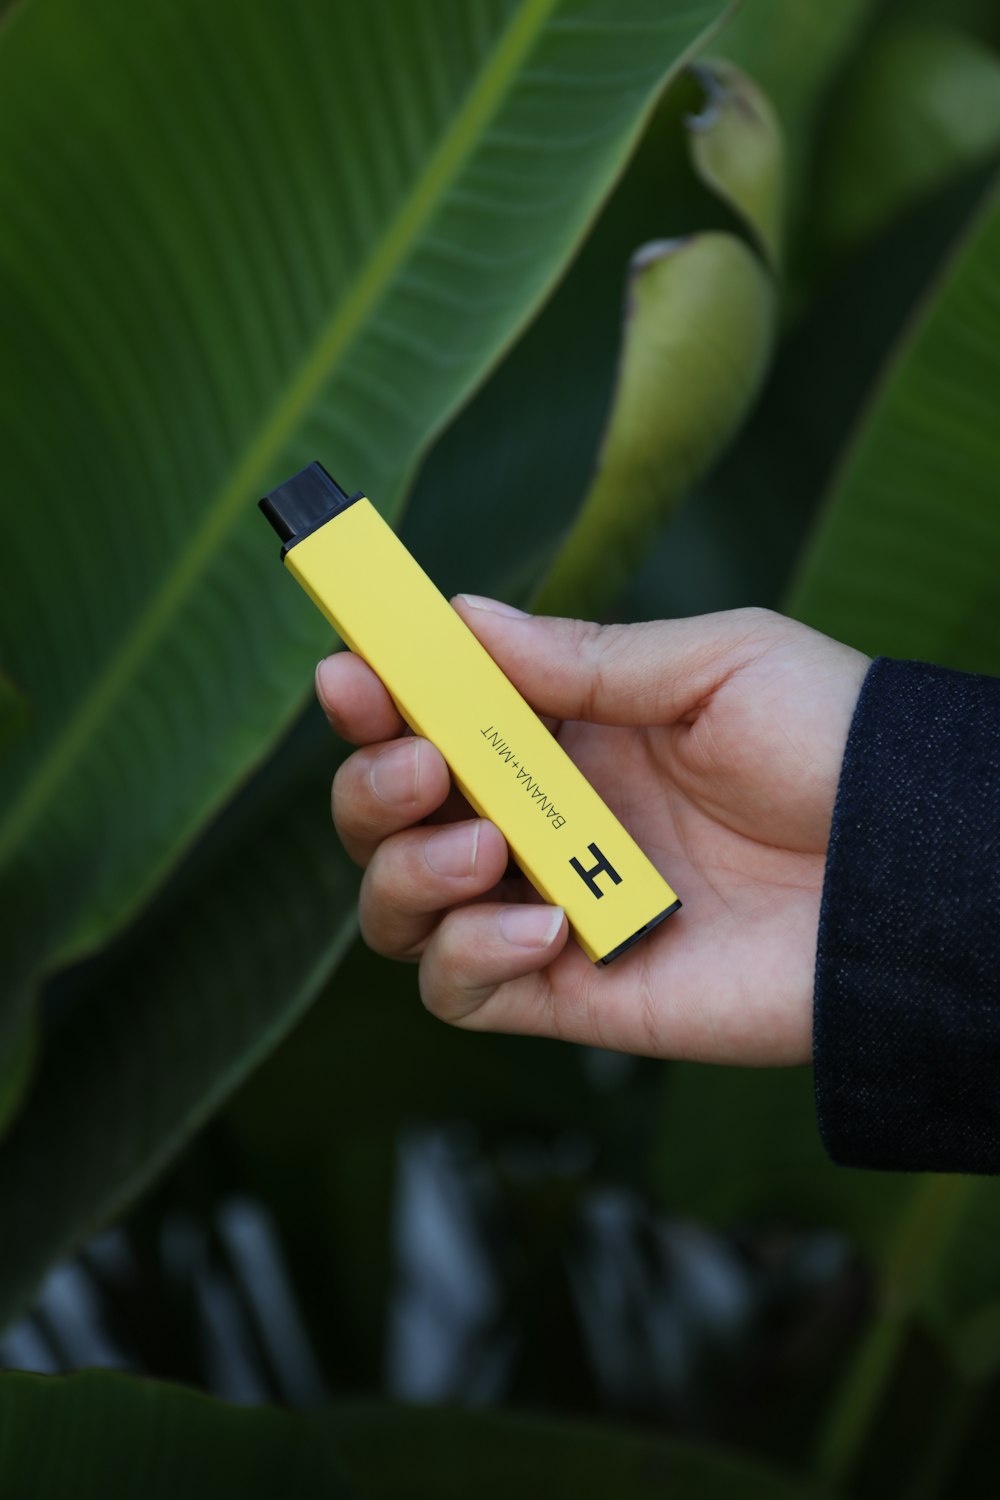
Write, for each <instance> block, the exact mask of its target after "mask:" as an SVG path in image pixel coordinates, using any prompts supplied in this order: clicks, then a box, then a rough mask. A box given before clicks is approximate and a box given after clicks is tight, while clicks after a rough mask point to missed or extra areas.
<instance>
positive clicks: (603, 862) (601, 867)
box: [570, 844, 622, 901]
mask: <svg viewBox="0 0 1000 1500" xmlns="http://www.w3.org/2000/svg"><path fill="white" fill-rule="evenodd" d="M587 848H588V849H589V850H590V852H591V854H592V855H593V856H594V858H595V859H596V861H597V863H596V864H595V865H594V866H593V868H592V869H590V870H585V869H584V868H583V865H581V863H580V861H579V860H578V859H571V860H570V864H571V865H572V866H573V868H574V870H575V871H576V873H577V874H578V875H579V877H580V879H581V880H582V881H583V882H584V884H585V885H587V886H589V887H590V891H591V894H592V895H594V896H596V897H597V899H598V901H600V899H601V897H602V896H603V895H604V892H603V891H602V890H601V887H600V886H599V885H598V884H597V877H598V875H610V877H611V880H612V882H613V883H614V884H615V885H621V883H622V878H621V876H620V875H619V873H618V871H617V870H616V869H615V867H614V865H613V864H611V862H610V860H609V859H608V857H607V855H606V854H602V853H601V851H600V849H598V847H597V845H596V844H588V845H587Z"/></svg>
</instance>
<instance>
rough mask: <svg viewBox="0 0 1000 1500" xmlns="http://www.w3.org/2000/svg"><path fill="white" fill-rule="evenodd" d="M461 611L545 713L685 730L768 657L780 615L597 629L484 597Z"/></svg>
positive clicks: (463, 600) (462, 600) (467, 600)
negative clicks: (766, 642) (722, 689)
mask: <svg viewBox="0 0 1000 1500" xmlns="http://www.w3.org/2000/svg"><path fill="white" fill-rule="evenodd" d="M452 604H453V605H454V607H455V609H456V610H457V611H458V613H459V614H460V615H461V617H462V619H463V620H464V621H465V623H466V624H467V625H468V626H469V629H470V630H472V631H473V632H474V633H475V635H476V636H478V638H479V640H480V641H481V642H482V643H483V645H484V646H485V647H486V650H487V651H488V652H489V653H490V655H491V656H492V657H493V659H494V661H495V662H496V663H497V665H498V666H499V667H500V668H501V669H502V670H503V671H504V672H506V674H507V676H508V677H509V678H510V680H511V681H512V682H513V683H514V685H515V686H516V687H517V688H518V689H519V691H520V692H521V693H523V694H524V697H525V698H526V699H527V700H528V702H529V703H530V704H531V705H532V707H533V708H535V709H536V710H537V711H538V712H539V713H542V714H549V715H552V716H553V717H555V718H557V719H591V720H594V721H595V722H596V723H600V724H673V723H676V722H677V720H679V719H682V718H684V716H685V715H686V714H689V713H691V712H692V711H693V710H694V709H696V708H697V707H698V706H699V704H700V703H701V702H702V701H703V700H704V698H705V697H706V696H707V695H709V694H710V693H712V692H713V691H714V690H715V688H717V687H718V686H719V684H720V683H721V682H723V681H724V680H725V678H726V677H728V676H729V675H730V673H731V672H732V671H733V670H734V669H735V668H736V667H738V666H740V665H742V663H743V662H744V661H746V660H748V659H749V658H751V657H752V656H756V655H759V653H760V649H761V646H762V644H763V637H764V627H765V624H766V622H767V621H768V620H769V619H771V618H772V617H771V616H770V615H769V613H768V611H766V610H761V609H738V610H728V611H726V612H724V613H721V614H714V615H695V616H693V617H692V618H690V619H686V620H651V621H648V622H645V623H643V624H641V625H596V624H592V623H590V622H589V621H585V620H561V619H555V618H550V617H547V616H544V615H538V616H535V615H526V614H524V613H523V612H522V611H521V610H515V609H513V608H512V606H511V605H509V604H501V603H499V602H498V601H496V600H494V599H483V598H480V597H479V596H478V595H476V594H458V595H457V596H456V597H455V598H454V599H453V600H452Z"/></svg>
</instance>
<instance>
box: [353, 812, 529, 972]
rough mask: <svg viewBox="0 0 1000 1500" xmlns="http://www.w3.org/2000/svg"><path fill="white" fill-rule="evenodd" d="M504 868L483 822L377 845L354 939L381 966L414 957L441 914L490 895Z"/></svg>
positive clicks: (493, 833) (503, 851)
mask: <svg viewBox="0 0 1000 1500" xmlns="http://www.w3.org/2000/svg"><path fill="white" fill-rule="evenodd" d="M506 867H507V844H506V841H505V840H504V837H503V835H502V834H501V833H500V831H499V829H498V828H497V827H496V826H495V825H494V824H493V823H489V822H487V821H486V820H485V819H482V818H470V819H468V820H467V821H466V822H464V823H448V824H446V825H444V826H441V827H438V828H410V829H407V830H406V831H405V832H403V833H398V834H396V836H395V837H394V838H389V839H386V840H385V842H384V843H382V844H380V845H379V847H378V849H377V850H376V851H375V853H374V855H373V856H372V859H371V862H370V863H369V865H368V869H367V870H366V871H365V878H364V880H363V881H362V882H361V895H360V898H359V905H358V915H359V919H360V924H361V935H362V937H363V938H364V940H365V942H366V943H367V944H368V946H369V948H374V950H375V952H376V953H381V954H383V955H385V957H387V958H411V957H414V956H415V955H416V954H417V953H419V952H420V950H421V948H422V947H423V945H424V942H425V940H426V939H427V937H428V936H429V934H430V933H431V932H432V931H433V929H434V928H435V927H436V925H437V924H438V922H440V920H441V914H442V912H444V911H446V910H447V909H448V908H449V907H452V906H455V905H456V903H459V902H465V901H472V900H474V899H475V898H476V897H478V896H481V895H483V894H484V893H485V892H487V891H491V890H493V889H494V888H495V887H496V886H497V884H498V882H499V881H500V880H501V879H502V877H503V874H504V871H505V869H506ZM511 909H512V910H517V909H518V908H511ZM524 909H525V910H527V909H528V908H524ZM531 910H533V911H538V910H548V908H539V907H533V908H531Z"/></svg>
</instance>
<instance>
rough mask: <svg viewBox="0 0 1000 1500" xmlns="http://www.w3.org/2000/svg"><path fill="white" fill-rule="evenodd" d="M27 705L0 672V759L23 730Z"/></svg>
mask: <svg viewBox="0 0 1000 1500" xmlns="http://www.w3.org/2000/svg"><path fill="white" fill-rule="evenodd" d="M26 719H27V704H26V703H25V701H24V698H23V696H22V695H21V694H20V693H19V692H18V691H17V688H16V687H15V686H14V684H13V683H12V682H11V680H10V678H9V677H7V676H5V674H4V673H3V672H0V757H2V754H3V751H4V749H5V747H6V745H7V744H8V743H9V741H10V740H12V739H13V738H14V736H15V735H16V734H17V733H18V732H19V731H20V730H21V729H23V728H24V724H25V721H26Z"/></svg>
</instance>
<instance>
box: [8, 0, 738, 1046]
mask: <svg viewBox="0 0 1000 1500" xmlns="http://www.w3.org/2000/svg"><path fill="white" fill-rule="evenodd" d="M723 12H724V4H723V0H695V3H694V4H690V3H685V4H684V5H681V4H680V3H679V0H675V3H671V4H668V5H664V4H663V3H660V0H629V3H628V4H625V5H622V4H611V3H610V0H603V3H600V0H597V3H595V0H506V3H504V4H501V5H488V4H486V3H485V0H477V3H474V4H470V3H468V0H391V3H390V0H387V3H386V4H383V5H379V6H325V7H317V6H316V5H314V4H311V3H307V0H291V3H290V4H288V5H286V6H282V7H280V8H276V7H273V6H266V5H263V4H259V3H254V4H250V5H247V4H240V3H237V0H219V3H217V4H213V5H210V6H204V5H200V4H197V3H196V0H153V3H151V4H150V5H146V6H144V7H143V8H142V10H141V13H140V14H138V15H137V14H136V13H135V12H134V11H133V10H132V9H131V8H128V7H126V6H124V5H122V4H121V3H120V0H98V3H97V4H96V5H94V6H92V7H89V8H88V9H87V10H86V11H85V12H84V11H81V9H80V8H79V7H78V6H77V5H75V4H74V3H73V0H37V3H33V4H31V5H26V6H23V7H21V8H20V9H17V10H15V11H14V12H12V14H11V16H10V18H9V20H8V22H7V24H6V25H5V27H4V28H3V31H2V32H0V202H2V203H3V205H4V210H3V226H4V227H3V234H2V236H0V317H2V320H3V323H4V327H5V338H4V342H3V359H4V362H5V363H4V369H3V370H2V372H0V374H2V377H3V384H4V389H5V392H7V393H8V400H7V403H6V405H5V408H4V417H5V420H4V428H3V432H2V442H0V452H2V455H3V456H2V467H0V485H2V493H3V496H4V517H5V519H4V523H3V536H2V538H0V540H2V542H3V547H2V555H3V559H4V567H5V570H6V573H5V584H4V587H3V589H2V590H0V641H2V643H3V649H4V654H5V660H6V661H7V662H8V663H9V665H10V668H11V670H12V672H13V673H14V675H15V676H16V678H17V680H18V681H19V682H20V683H21V684H22V686H23V689H24V691H25V692H26V694H27V696H28V697H29V699H30V701H31V703H32V708H33V720H32V726H31V732H30V733H28V734H26V735H24V736H22V738H21V740H20V742H19V743H18V745H17V746H16V747H15V752H14V754H13V756H12V757H11V758H10V760H9V762H8V765H7V768H6V774H5V777H4V784H3V794H4V805H3V810H2V812H0V861H2V862H3V863H4V864H5V865H6V866H7V880H6V883H5V889H4V893H3V902H2V907H0V909H2V910H3V913H4V930H3V934H2V937H3V942H2V946H3V949H4V954H5V959H6V961H7V968H8V973H7V976H6V997H5V1005H4V1009H3V1012H2V1013H0V1046H2V1045H3V1028H4V1026H6V1028H7V1033H8V1035H9V1028H10V1027H11V1026H12V1025H14V1024H16V1019H17V1011H18V1009H19V1007H23V1004H24V998H25V994H26V991H27V990H28V988H29V987H30V985H31V983H32V981H33V979H34V976H35V975H36V974H37V972H38V971H39V969H40V968H43V967H45V966H51V965H53V964H55V963H58V962H64V961H65V960H67V959H68V958H69V957H71V956H73V955H78V954H80V953H82V952H84V951H87V950H88V949H91V948H93V947H94V946H95V945H97V944H98V943H100V942H101V941H102V940H104V939H105V938H106V937H107V935H108V934H109V933H110V932H112V931H114V930H115V929H116V928H117V927H119V926H120V925H121V924H122V923H123V922H124V920H125V919H126V918H127V917H128V916H129V915H130V914H132V913H134V912H135V911H136V910H137V908H138V907H139V906H140V905H141V903H142V902H143V901H144V900H145V899H146V898H147V897H148V895H149V893H150V892H151V891H152V889H153V888H154V887H155V886H156V885H157V884H158V883H159V882H160V881H161V880H162V879H163V877H164V875H165V874H166V872H167V871H168V870H169V868H170V867H171V865H172V864H174V863H175V862H176V860H177V858H178V857H179V855H180V854H181V853H182V851H183V850H184V848H185V847H186V845H187V844H188V843H189V842H190V841H191V839H192V837H193V836H194V834H195V833H196V832H197V830H198V828H199V827H201V826H202V825H203V824H204V822H205V820H206V819H207V818H208V817H209V816H210V815H211V813H212V812H213V811H214V810H215V809H217V808H218V806H219V805H220V803H221V802H222V800H223V799H224V798H225V796H226V795H227V794H228V793H229V792H230V791H231V790H232V788H233V786H234V784H235V783H237V782H238V780H239V779H240V777H241V776H243V775H245V774H246V772H247V771H248V770H249V769H250V768H251V767H252V766H253V765H254V763H255V762H256V761H258V760H259V759H260V757H261V755H262V754H263V753H264V751H265V750H266V749H267V748H268V747H269V746H270V744H271V743H272V742H273V741H274V739H275V737H276V735H277V734H278V733H279V731H280V730H281V729H282V727H283V726H285V725H287V724H288V722H289V720H290V718H291V716H292V715H293V713H294V710H295V709H296V707H297V706H298V704H299V703H300V702H301V700H302V696H303V689H304V685H305V682H306V680H307V678H306V669H307V666H308V665H309V664H311V662H312V660H313V659H314V658H315V655H316V654H317V652H318V651H320V650H322V649H324V646H325V644H326V643H327V642H328V641H329V632H328V630H327V627H326V626H325V625H324V624H323V622H322V621H321V620H320V618H319V617H318V615H317V614H316V612H315V611H314V610H312V609H311V608H310V606H309V604H308V601H306V600H305V598H304V597H302V596H301V595H300V592H299V591H298V590H296V589H295V588H294V587H292V586H291V585H290V584H289V582H288V580H287V578H285V577H284V576H283V574H282V572H281V569H280V568H279V567H278V564H277V561H276V558H275V547H274V538H273V537H270V536H269V535H268V534H267V528H266V527H265V526H264V524H263V523H262V521H261V519H260V517H259V516H258V515H257V514H256V513H255V511H254V508H253V502H254V500H255V498H256V496H257V495H258V494H259V493H261V492H262V491H263V490H265V489H266V488H267V487H268V486H270V485H271V484H272V483H274V482H275V481H276V480H278V479H280V478H281V477H283V476H284V475H285V474H286V473H288V472H289V471H290V470H292V469H294V468H296V467H298V466H299V465H301V464H302V463H304V462H305V461H307V460H308V459H310V458H312V457H313V456H315V455H316V454H317V453H318V454H320V455H322V456H323V457H325V458H327V459H328V461H329V462H330V463H331V465H332V466H333V467H334V468H335V469H336V471H337V472H338V473H339V474H340V476H341V477H342V478H343V480H344V482H345V483H347V484H348V485H350V486H351V487H353V486H355V485H363V486H365V487H366V488H367V489H368V490H369V491H370V492H371V494H372V495H373V496H374V498H375V499H376V501H377V502H378V503H379V504H380V505H381V506H382V507H383V509H385V510H386V511H387V512H389V513H394V512H395V509H396V507H397V506H398V503H399V499H400V496H401V493H402V490H403V487H404V484H405V481H406V479H407V476H408V474H409V472H410V471H411V469H412V467H413V464H414V461H415V459H416V456H417V454H418V452H419V449H420V447H421V445H422V444H424V443H425V442H426V441H427V439H428V437H429V436H430V434H431V433H433V431H434V430H435V429H437V428H438V427H440V425H441V424H442V423H443V422H444V420H445V419H446V417H447V416H448V414H449V413H450V412H451V411H452V410H453V409H454V408H455V407H456V405H457V404H458V402H459V401H460V400H461V399H462V398H463V396H464V395H466V393H467V392H468V391H469V389H470V388H471V387H472V385H473V384H474V383H475V381H476V380H478V379H479V378H481V376H482V374H483V372H484V370H485V369H486V368H487V366H488V365H489V363H490V361H491V360H493V359H495V358H496V357H497V355H498V354H499V353H500V352H501V351H502V349H503V348H504V347H505V345H506V344H507V343H508V342H509V341H510V339H511V337H512V336H513V334H514V332H515V331H516V330H517V328H518V327H519V326H520V325H521V324H522V323H523V322H524V321H525V319H526V318H527V317H528V316H529V315H530V313H531V312H532V310H533V309H534V308H535V307H536V306H537V305H538V303H539V301H540V299H541V298H542V297H543V295H544V294H545V292H546V291H547V289H548V288H549V287H550V285H551V284H552V281H553V279H554V277H555V276H556V274H557V273H558V271H559V269H560V267H561V266H562V265H563V264H564V262H565V260H566V258H567V257H568V255H569V254H570V252H571V251H572V249H573V247H574V245H575V243H576V241H577V240H578V238H579V237H580V234H581V231H582V230H583V229H584V228H585V226H586V225H587V223H588V222H589V220H590V219H591V217H592V216H593V214H594V212H595V210H596V208H597V206H598V204H599V202H600V200H601V198H602V196H603V195H604V194H605V193H606V191H607V189H608V187H609V185H610V184H611V182H612V180H613V178H614V176H615V174H616V172H617V171H618V169H619V168H620V166H621V163H622V161H623V159H624V157H625V155H626V153H627V151H628V150H629V148H630V146H631V145H632V143H633V142H634V140H635V138H636V135H637V132H638V130H639V127H640V125H641V122H642V120H643V118H644V116H645V114H646V112H647V111H648V109H649V107H650V104H651V101H652V100H653V98H654V97H655V94H656V92H657V90H658V89H659V87H660V85H661V83H662V80H663V78H664V75H665V74H666V73H667V72H668V70H669V69H671V68H672V67H675V66H676V65H677V63H678V62H679V60H680V59H682V58H683V57H684V55H685V54H686V53H687V52H688V51H690V50H691V49H692V48H694V47H695V46H696V45H697V43H698V42H699V40H700V38H701V37H702V36H703V34H704V33H705V32H706V29H707V28H709V27H711V26H712V25H713V24H714V23H715V22H717V21H718V19H719V18H720V17H721V16H722V14H723ZM418 58H419V59H420V60H421V62H420V66H415V65H414V59H418ZM67 122H69V124H68V125H67ZM542 148H543V149H542ZM29 514H30V515H31V516H32V517H33V518H35V519H34V524H28V523H27V521H26V516H27V515H29Z"/></svg>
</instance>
